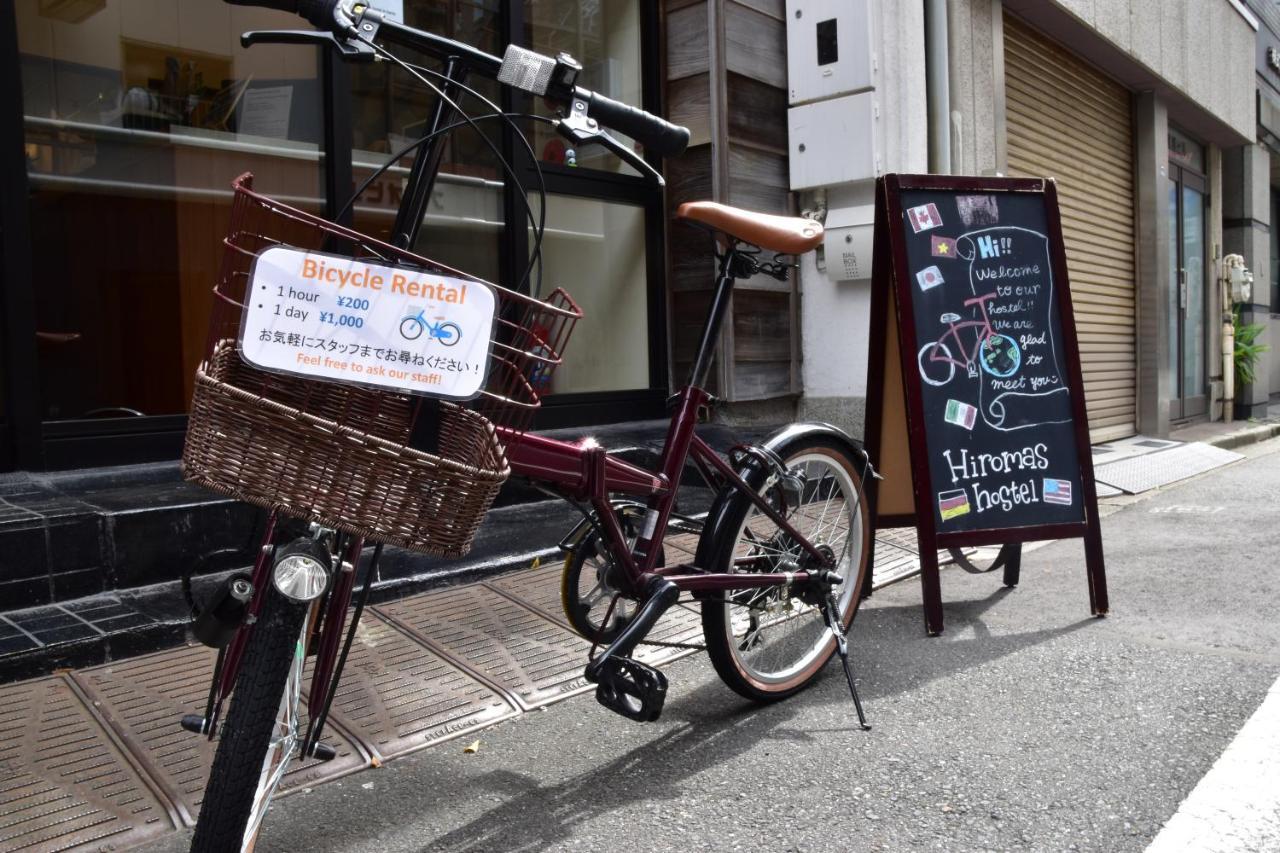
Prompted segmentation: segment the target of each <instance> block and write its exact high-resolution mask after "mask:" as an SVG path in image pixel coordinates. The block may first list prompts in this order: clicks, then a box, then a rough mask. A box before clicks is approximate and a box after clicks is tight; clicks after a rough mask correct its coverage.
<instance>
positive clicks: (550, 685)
mask: <svg viewBox="0 0 1280 853" xmlns="http://www.w3.org/2000/svg"><path fill="white" fill-rule="evenodd" d="M375 609H376V610H377V612H378V613H379V615H382V616H384V617H386V618H388V619H390V620H392V621H393V622H395V623H396V624H398V625H401V626H402V627H403V628H405V629H406V630H408V631H410V632H411V633H412V634H413V636H414V637H415V638H416V639H418V640H419V641H420V642H422V643H424V644H426V645H427V646H429V647H430V648H432V649H433V650H435V651H438V652H440V653H441V654H443V655H445V656H446V657H448V658H450V659H451V660H452V661H453V662H455V663H457V664H459V665H460V666H462V667H463V668H464V669H466V670H467V671H469V672H472V673H474V674H476V675H477V676H479V677H480V678H482V679H484V680H485V681H487V682H488V683H490V684H491V685H493V686H495V687H497V688H499V689H501V690H503V691H505V692H506V693H507V694H508V695H510V696H511V697H512V698H514V699H515V700H516V702H517V703H518V704H519V705H520V707H521V708H523V709H525V710H530V709H533V708H536V707H538V706H540V705H546V704H549V703H551V702H554V701H556V700H558V699H563V698H565V697H567V696H572V695H574V694H576V693H579V692H582V691H583V690H586V689H589V688H590V687H591V685H590V684H589V683H587V681H586V680H585V679H584V678H583V676H582V669H583V666H584V665H585V663H586V654H585V653H586V650H587V648H588V647H587V644H586V641H585V640H583V639H582V638H581V637H579V636H578V635H577V634H574V633H571V632H570V631H568V630H566V629H565V628H563V627H561V626H560V625H559V624H558V623H554V622H552V621H550V620H549V619H546V618H544V617H542V616H539V615H537V614H536V613H534V612H533V611H531V610H529V609H528V608H526V607H524V606H522V605H520V604H517V603H516V602H514V601H512V600H511V599H509V598H507V597H506V596H504V595H502V594H501V593H499V592H496V591H495V590H492V589H489V588H488V587H486V586H483V585H479V584H477V585H473V586H460V587H454V588H452V589H446V590H441V591H440V592H433V593H427V594H426V595H421V596H416V597H414V598H410V599H405V600H404V601H399V602H396V603H394V604H386V605H380V606H378V607H377V608H375Z"/></svg>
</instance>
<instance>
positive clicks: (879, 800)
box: [147, 441, 1280, 853]
mask: <svg viewBox="0 0 1280 853" xmlns="http://www.w3.org/2000/svg"><path fill="white" fill-rule="evenodd" d="M1277 450H1280V441H1277V442H1269V443H1267V444H1266V445H1258V446H1255V447H1253V448H1251V449H1250V454H1251V458H1250V459H1248V460H1246V461H1244V462H1241V463H1239V464H1236V465H1232V466H1229V467H1226V468H1223V469H1220V470H1217V471H1214V472H1212V473H1209V474H1206V475H1203V476H1201V477H1198V478H1196V479H1193V480H1190V481H1187V482H1185V483H1182V484H1180V485H1177V486H1174V487H1172V488H1168V489H1165V490H1162V491H1158V492H1154V493H1150V494H1148V495H1146V496H1143V497H1141V498H1139V499H1135V500H1132V501H1130V502H1128V503H1127V504H1126V505H1125V506H1123V507H1121V508H1120V509H1118V510H1117V511H1115V512H1114V513H1112V514H1111V515H1109V516H1108V517H1107V518H1106V519H1105V520H1104V521H1103V527H1104V543H1105V548H1106V558H1107V571H1108V579H1109V583H1110V591H1111V600H1112V604H1113V610H1112V615H1111V616H1110V617H1109V618H1106V619H1094V618H1091V617H1089V615H1088V598H1087V595H1086V590H1085V577H1084V568H1083V549H1082V548H1081V545H1080V543H1079V542H1076V541H1066V542H1058V543H1053V544H1051V545H1049V546H1047V547H1044V548H1041V549H1039V550H1037V551H1035V552H1033V553H1030V554H1028V555H1027V556H1026V557H1025V558H1024V561H1023V568H1022V583H1021V585H1020V586H1019V587H1018V588H1017V589H1016V590H1006V589H1003V588H1001V587H1000V586H999V579H998V578H997V577H991V576H987V577H982V576H977V577H975V576H970V575H967V574H965V573H963V572H958V571H954V570H949V571H944V572H943V573H942V591H943V600H944V602H945V607H946V620H947V629H946V632H945V633H944V634H943V635H942V636H941V637H939V638H928V637H925V636H924V632H923V630H922V622H921V610H920V591H919V587H918V585H917V584H915V583H903V584H898V585H895V586H893V587H890V588H887V589H884V590H882V591H880V592H877V593H876V595H875V596H874V597H873V598H872V599H871V601H870V602H868V603H867V605H866V609H865V611H864V612H863V613H862V614H861V615H860V616H859V620H858V622H857V624H856V625H855V628H854V632H853V641H854V648H855V650H856V653H857V666H858V670H859V675H860V680H861V684H862V690H863V697H864V699H865V701H866V704H867V710H868V713H869V714H870V717H871V721H872V723H873V724H874V726H875V728H874V730H873V731H872V732H870V733H863V732H860V731H858V730H857V727H856V723H855V721H854V716H853V710H852V707H851V706H850V703H849V701H848V694H847V690H846V688H845V686H844V684H843V679H842V678H841V677H840V673H839V671H838V669H837V668H836V667H834V666H832V667H830V668H829V670H828V672H827V674H826V677H825V678H823V679H822V680H821V681H820V682H819V683H818V684H816V685H815V686H814V688H813V689H811V690H809V691H806V692H805V693H804V694H802V695H800V696H797V697H795V698H794V699H792V700H789V701H786V702H782V703H779V704H776V705H772V706H767V707H759V706H754V705H751V704H750V703H747V702H744V701H742V700H740V699H739V698H738V697H736V696H735V695H734V694H732V693H731V692H730V691H729V690H727V689H726V688H725V687H724V686H723V685H722V684H720V682H719V681H718V679H717V678H716V676H715V674H714V673H713V672H712V671H711V668H710V666H709V665H708V663H707V661H706V660H705V658H704V657H703V656H700V655H699V656H694V657H691V658H688V659H686V660H683V661H680V662H678V663H675V664H673V665H672V666H671V667H670V668H669V670H668V676H669V677H670V678H671V680H672V688H671V694H670V698H669V700H668V703H667V710H666V712H665V713H664V715H663V718H662V719H661V720H660V721H658V722H657V723H655V724H651V725H646V726H640V725H636V724H632V723H629V722H627V721H625V720H622V719H620V718H618V717H616V716H615V715H612V714H610V713H609V712H607V711H606V710H604V709H603V708H600V707H599V706H598V705H596V704H595V703H594V702H592V701H590V700H589V699H587V698H585V697H583V698H581V699H577V700H573V701H571V702H567V703H561V704H558V705H556V706H553V707H551V708H548V709H547V710H546V711H545V712H541V713H535V714H527V715H524V716H521V717H519V718H515V719H512V720H510V721H508V722H504V723H502V724H500V725H498V726H496V727H494V728H491V729H489V730H487V731H486V732H484V733H483V734H482V735H479V738H480V739H481V746H480V750H479V752H477V753H475V754H466V753H464V752H463V750H462V748H461V744H455V745H452V746H449V745H446V746H444V747H442V748H437V749H431V750H427V751H425V752H419V753H416V754H415V755H413V756H409V757H406V758H404V759H402V760H398V761H393V762H391V763H389V764H388V765H386V767H384V768H383V769H381V770H379V771H378V772H376V773H366V774H362V775H360V776H357V777H354V778H351V779H345V780H339V781H337V782H335V783H333V784H329V785H323V786H317V787H314V788H313V789H312V790H311V791H310V792H307V793H302V794H297V795H294V796H290V797H287V798H285V799H283V800H281V801H280V802H279V804H278V806H277V807H276V808H275V809H274V810H273V813H272V815H271V817H270V818H269V820H268V823H267V827H266V830H265V833H264V836H263V838H262V839H261V842H260V844H259V846H258V849H259V850H260V851H272V850H303V849H305V850H315V851H344V853H345V851H363V850H368V849H371V848H376V849H379V850H385V851H423V850H449V851H454V850H457V851H463V850H466V851H508V850H519V851H534V850H606V849H615V848H618V847H619V846H622V847H625V848H626V849H630V850H646V851H650V850H652V851H665V850H670V851H682V853H684V852H685V851H688V850H706V851H721V850H833V849H835V850H875V851H901V850H1018V851H1022V850H1033V851H1042V850H1044V851H1050V850H1052V851H1060V850H1090V851H1092V850H1103V851H1107V850H1116V851H1141V850H1143V849H1144V848H1145V847H1146V846H1147V845H1148V844H1149V843H1150V842H1151V841H1152V839H1154V838H1155V837H1156V836H1157V834H1158V833H1159V832H1160V831H1161V829H1162V827H1163V826H1164V825H1165V823H1166V822H1168V821H1169V820H1170V817H1171V816H1172V815H1173V814H1174V813H1175V812H1176V811H1177V810H1178V808H1179V804H1180V802H1181V801H1182V800H1183V799H1184V798H1185V797H1186V796H1187V795H1188V794H1189V793H1190V792H1191V791H1192V790H1193V789H1195V788H1196V787H1197V785H1198V784H1199V783H1200V781H1201V778H1202V777H1203V776H1204V775H1205V773H1206V772H1207V771H1208V770H1209V768H1210V767H1212V766H1213V765H1214V763H1215V762H1216V761H1217V760H1218V758H1219V756H1220V755H1221V754H1222V752H1223V750H1224V749H1225V748H1226V746H1227V745H1228V744H1229V743H1230V742H1231V741H1232V740H1233V739H1234V738H1235V737H1236V735H1237V733H1238V731H1239V730H1240V728H1241V727H1242V725H1243V724H1244V723H1245V721H1246V720H1248V719H1249V718H1250V717H1251V715H1253V714H1254V712H1255V709H1257V708H1258V706H1259V705H1260V704H1261V703H1262V701H1263V699H1264V697H1265V696H1266V694H1267V692H1268V690H1269V689H1270V688H1271V686H1272V684H1273V683H1274V682H1275V681H1276V677H1277V675H1280V651H1278V650H1280V623H1277V621H1276V620H1275V619H1274V614H1275V612H1276V606H1277V603H1278V599H1280V588H1278V587H1277V585H1276V580H1275V569H1274V567H1275V566H1276V565H1278V564H1280V542H1277V541H1276V540H1275V539H1274V537H1271V536H1269V535H1266V534H1267V533H1269V532H1270V531H1274V530H1276V529H1280V501H1277V500H1276V497H1278V496H1280V492H1278V491H1277V483H1280V453H1277V452H1276V451H1277ZM470 739H471V738H470V737H469V738H468V740H470ZM1272 760H1274V761H1280V756H1276V757H1274V758H1273V759H1272ZM1267 793H1268V794H1269V795H1270V797H1269V800H1270V803H1271V804H1272V805H1273V806H1274V804H1275V802H1276V797H1277V796H1278V795H1277V794H1276V792H1274V791H1271V792H1267ZM185 843H186V841H185V838H184V837H183V836H181V835H173V836H170V837H169V838H168V840H165V841H163V842H157V843H156V844H154V845H152V846H150V847H148V848H147V849H148V850H151V851H178V850H182V849H184V844H185ZM1249 844H1250V842H1249V841H1248V840H1245V841H1243V842H1238V843H1237V845H1236V846H1234V847H1218V848H1210V849H1222V850H1237V851H1241V850H1249V849H1265V848H1258V847H1256V846H1255V847H1252V848H1251V847H1250V846H1249ZM1192 849H1196V848H1192Z"/></svg>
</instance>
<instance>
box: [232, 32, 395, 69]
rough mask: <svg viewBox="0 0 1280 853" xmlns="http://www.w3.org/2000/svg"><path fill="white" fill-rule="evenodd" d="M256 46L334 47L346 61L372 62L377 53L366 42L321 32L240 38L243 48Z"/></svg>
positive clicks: (246, 34)
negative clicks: (343, 38)
mask: <svg viewBox="0 0 1280 853" xmlns="http://www.w3.org/2000/svg"><path fill="white" fill-rule="evenodd" d="M255 44H310V45H318V46H327V47H332V48H333V49H334V50H336V51H338V53H340V54H342V57H343V58H344V59H350V60H356V61H360V62H372V61H373V60H374V59H377V56H378V54H377V52H376V51H375V50H374V49H373V48H372V47H370V46H369V45H367V44H365V43H364V42H360V41H357V42H346V41H342V40H341V39H339V38H338V37H337V36H335V35H334V34H333V33H326V32H322V31H320V30H250V31H249V32H247V33H244V34H243V35H241V36H240V46H241V47H253V46H254V45H255Z"/></svg>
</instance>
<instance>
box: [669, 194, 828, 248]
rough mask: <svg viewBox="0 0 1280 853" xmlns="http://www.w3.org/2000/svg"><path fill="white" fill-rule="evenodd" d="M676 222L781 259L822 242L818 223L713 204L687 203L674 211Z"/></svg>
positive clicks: (797, 217)
mask: <svg viewBox="0 0 1280 853" xmlns="http://www.w3.org/2000/svg"><path fill="white" fill-rule="evenodd" d="M676 218H677V219H688V220H692V221H693V222H700V223H702V224H703V225H706V226H707V227H709V228H712V229H714V230H716V231H720V232H723V233H725V234H728V235H729V236H730V237H736V238H737V239H739V240H741V241H743V242H744V243H750V244H751V245H753V246H759V247H760V248H762V249H768V250H769V251H771V252H780V253H782V254H784V255H801V254H804V253H805V252H807V251H809V250H810V249H813V248H814V247H816V246H817V245H818V244H819V243H821V242H822V223H821V222H816V221H815V220H812V219H805V218H803V217H800V216H775V215H773V214H769V213H756V212H755V211H751V210H744V209H742V208H740V207H730V206H729V205H727V204H718V203H716V202H714V201H687V202H685V203H684V204H682V205H680V207H679V209H677V210H676Z"/></svg>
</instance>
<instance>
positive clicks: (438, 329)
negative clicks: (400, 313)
mask: <svg viewBox="0 0 1280 853" xmlns="http://www.w3.org/2000/svg"><path fill="white" fill-rule="evenodd" d="M426 314H427V309H425V308H423V309H420V310H419V311H418V313H417V314H413V315H410V316H408V317H405V318H404V319H403V320H401V321H400V337H402V338H404V339H405V340H406V341H416V340H417V339H418V338H420V337H422V333H423V332H426V333H427V340H429V341H439V342H440V343H441V344H443V345H444V346H447V347H451V346H454V345H456V344H457V343H458V341H460V340H462V330H461V329H459V328H458V324H457V323H449V322H447V321H445V319H444V318H443V317H436V318H435V319H436V322H434V323H432V322H430V321H429V320H427V316H426Z"/></svg>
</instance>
